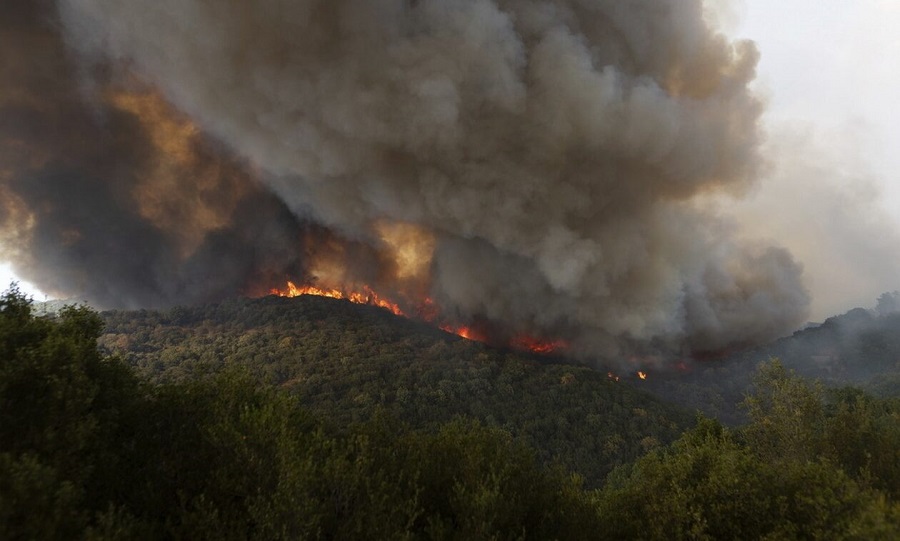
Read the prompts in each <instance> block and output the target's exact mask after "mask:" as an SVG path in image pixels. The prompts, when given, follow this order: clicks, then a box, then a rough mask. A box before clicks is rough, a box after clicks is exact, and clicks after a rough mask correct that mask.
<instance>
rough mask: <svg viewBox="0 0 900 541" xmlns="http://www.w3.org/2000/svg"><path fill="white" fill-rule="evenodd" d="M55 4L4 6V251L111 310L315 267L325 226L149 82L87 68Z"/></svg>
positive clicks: (0, 56)
mask: <svg viewBox="0 0 900 541" xmlns="http://www.w3.org/2000/svg"><path fill="white" fill-rule="evenodd" d="M54 11H55V8H54V6H53V4H52V3H46V2H40V1H33V0H5V1H4V3H3V10H2V16H0V80H2V81H3V83H2V85H0V259H2V260H7V259H11V260H12V261H13V263H14V265H15V267H16V270H17V271H18V273H19V274H20V275H21V276H23V277H25V278H27V279H29V280H31V281H33V282H35V283H37V284H39V285H40V287H41V288H42V289H43V290H44V291H47V292H50V293H56V294H60V295H62V296H70V295H72V296H74V295H77V296H79V297H80V298H85V299H88V300H90V301H91V302H92V303H95V304H96V305H99V306H101V307H156V306H167V305H171V304H174V303H189V302H198V301H203V300H211V299H219V298H222V297H223V296H229V295H235V294H237V293H239V292H250V291H251V288H253V287H255V286H258V285H259V284H261V283H273V282H274V281H275V280H276V279H277V280H282V279H284V277H285V276H289V275H302V274H303V272H304V267H303V265H302V263H303V261H304V258H305V257H306V255H307V252H308V249H307V248H306V245H307V243H305V242H304V239H305V238H306V237H307V236H308V233H309V231H316V230H320V229H321V228H317V227H313V226H310V225H304V224H303V223H302V222H301V221H299V220H298V219H297V218H296V217H295V216H294V215H292V214H291V213H290V212H289V211H288V209H287V208H286V207H285V205H284V204H283V203H282V202H281V201H280V200H278V199H277V198H276V197H274V196H272V195H271V194H269V193H268V192H267V191H266V190H265V189H264V188H263V187H262V186H260V185H259V184H257V183H256V182H255V181H253V180H252V178H251V176H250V175H249V174H248V173H247V171H246V170H245V168H244V167H242V165H241V164H240V163H238V162H237V161H236V160H234V159H231V158H228V157H227V156H223V155H222V153H221V152H219V151H218V149H217V148H216V145H213V144H210V143H208V142H207V141H205V140H204V139H203V138H202V137H201V136H200V135H199V134H197V133H195V130H193V129H192V128H191V125H190V124H189V123H188V122H187V120H186V119H182V118H167V117H166V106H165V104H164V102H162V101H161V100H160V99H159V98H158V97H156V96H155V95H154V94H152V93H150V92H149V91H148V90H147V89H146V88H142V87H137V88H134V86H135V85H131V86H132V88H124V87H114V86H113V85H111V84H110V81H109V77H108V73H107V72H108V69H106V70H104V69H102V68H104V66H97V67H98V70H96V71H95V72H94V73H91V74H90V79H89V80H88V79H85V77H86V76H87V74H84V73H78V72H77V69H78V64H74V63H72V62H71V58H70V54H69V52H67V51H66V48H65V46H64V43H63V40H62V38H61V36H60V34H59V32H58V27H59V24H58V22H57V20H56V19H55V18H54V17H53V13H54ZM286 246H290V247H291V249H290V250H287V249H285V247H286ZM6 285H8V284H3V285H2V286H0V288H5V287H6Z"/></svg>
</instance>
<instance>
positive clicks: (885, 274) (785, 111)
mask: <svg viewBox="0 0 900 541" xmlns="http://www.w3.org/2000/svg"><path fill="white" fill-rule="evenodd" d="M723 2H724V0H708V3H709V4H710V5H711V6H718V7H720V8H721V7H723V6H725V8H723V9H722V10H721V12H720V15H719V18H720V20H721V23H722V26H723V28H724V29H725V31H726V32H727V33H728V34H729V35H731V36H733V37H742V38H748V39H752V40H754V41H755V42H756V43H757V46H758V48H759V50H760V52H761V55H762V56H761V60H760V64H759V67H758V77H757V82H756V83H755V88H756V89H757V91H758V92H759V93H760V94H761V95H763V96H765V97H766V99H767V101H768V107H767V113H766V115H765V125H766V127H767V131H768V140H769V148H768V153H769V154H770V155H771V159H772V160H773V171H772V172H771V173H769V174H767V175H766V176H765V177H764V178H763V179H762V182H761V185H760V188H759V190H758V191H757V192H756V193H754V194H752V195H751V197H750V198H749V199H748V200H747V201H744V202H742V203H740V204H738V205H737V207H736V209H734V213H735V216H737V218H738V219H739V220H740V221H741V223H742V224H743V225H744V227H745V229H746V230H747V235H748V236H751V237H752V236H760V237H765V238H766V239H768V240H773V241H775V242H777V243H781V244H783V245H785V246H787V247H788V248H789V249H790V250H791V251H792V252H793V253H794V254H795V256H796V257H797V258H798V259H799V260H800V261H801V262H802V263H803V264H804V266H805V269H806V278H807V282H808V284H809V287H810V290H811V291H812V294H813V298H814V302H813V314H812V318H813V319H817V318H818V319H821V318H822V317H825V316H827V315H830V314H834V313H838V312H841V311H844V310H846V309H849V308H851V307H853V306H871V305H873V304H874V300H875V297H877V295H878V294H879V293H880V292H883V291H887V290H893V289H900V234H898V233H897V231H898V230H900V226H898V224H900V218H898V217H900V174H898V173H897V172H898V171H900V103H898V100H900V0H737V1H735V2H728V3H727V4H725V3H723ZM725 212H726V213H727V212H731V209H729V210H726V211H725ZM11 280H18V278H16V277H15V276H14V275H13V274H12V271H11V269H10V268H9V265H7V264H4V263H3V262H2V261H0V289H6V286H7V285H8V284H9V282H10V281H11ZM895 280H896V282H895ZM18 281H19V282H21V280H18ZM20 287H21V288H22V289H23V290H24V291H27V292H29V293H31V294H33V295H34V296H35V298H40V297H43V294H42V293H40V292H39V291H37V290H36V289H35V288H34V287H33V286H31V285H30V284H27V283H24V282H21V283H20Z"/></svg>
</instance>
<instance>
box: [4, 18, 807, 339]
mask: <svg viewBox="0 0 900 541" xmlns="http://www.w3.org/2000/svg"><path fill="white" fill-rule="evenodd" d="M16 4H17V6H18V11H19V12H27V11H29V10H31V9H32V8H30V7H29V6H31V5H32V3H30V2H24V1H17V2H16ZM58 10H59V19H58V21H59V23H60V24H61V26H62V28H63V30H62V32H63V34H64V40H65V43H66V44H67V46H68V48H64V47H63V46H62V42H61V41H60V35H59V34H58V33H57V25H55V24H54V21H55V20H56V19H54V18H53V17H49V18H48V19H47V20H49V21H50V23H45V24H37V22H35V21H36V19H39V17H37V16H36V15H35V14H27V13H26V14H25V15H21V18H23V20H22V21H20V22H18V23H6V24H5V25H4V26H3V29H2V40H3V45H4V47H3V49H2V50H3V51H4V52H3V54H4V55H5V56H9V57H11V59H10V61H5V62H4V64H3V66H4V68H3V69H4V71H5V72H6V73H4V76H5V80H14V81H18V83H17V85H15V86H14V90H13V91H12V92H11V93H10V91H6V92H5V93H4V94H3V95H0V96H2V97H0V105H2V107H3V109H2V116H0V118H2V122H3V126H2V130H0V136H2V137H3V141H4V145H3V149H4V150H3V152H4V161H5V162H7V163H12V168H11V169H9V167H8V166H7V169H8V170H6V171H4V172H3V175H4V176H3V177H2V179H3V180H2V183H0V190H4V192H5V193H4V202H5V203H4V204H3V206H2V208H0V213H2V214H0V219H2V220H3V222H2V223H5V224H6V226H5V228H4V231H5V232H6V233H5V236H6V237H11V238H10V239H7V240H6V241H5V245H7V246H11V247H12V248H8V250H14V251H15V261H16V263H17V266H18V267H17V268H18V269H19V270H20V271H23V274H24V275H25V276H26V277H27V278H29V279H31V280H33V281H34V282H35V283H37V284H38V285H41V286H44V287H49V288H50V289H54V290H59V291H73V290H80V291H84V292H85V293H84V294H86V295H88V296H89V297H90V298H91V299H96V300H98V301H101V302H103V303H106V304H122V303H125V304H143V305H154V304H167V303H171V302H184V301H185V300H192V299H203V298H213V297H215V296H217V295H218V296H223V295H225V294H228V293H231V292H246V291H248V288H251V287H252V286H253V285H256V286H260V287H262V288H263V289H264V288H266V287H273V286H277V285H279V284H277V283H273V281H274V280H277V279H281V278H283V277H292V276H300V277H302V278H303V279H306V280H310V279H318V280H321V281H330V282H333V283H338V284H341V283H348V282H363V281H364V282H366V283H368V284H370V285H372V287H375V288H378V289H379V291H387V292H388V293H390V294H392V295H395V296H398V297H400V298H401V299H402V300H403V301H405V302H409V303H413V302H415V300H416V299H417V298H423V297H426V296H427V297H429V298H431V299H433V301H434V303H435V304H436V305H437V306H439V307H440V309H441V311H442V313H443V314H444V315H445V317H450V318H454V319H456V320H458V321H475V320H481V321H488V322H490V324H491V325H492V327H496V328H500V329H503V332H508V333H529V334H533V335H537V336H544V337H560V338H563V339H565V340H567V341H569V342H570V343H571V344H572V346H573V348H574V349H575V350H576V351H579V352H582V353H588V354H596V353H612V352H614V351H615V350H616V348H618V347H620V346H621V345H622V344H623V343H626V342H643V343H650V342H653V343H659V344H664V345H665V346H666V347H676V348H677V347H689V348H692V349H701V350H709V349H716V348H722V347H726V346H729V345H736V344H748V343H753V342H758V341H762V340H767V339H770V338H773V337H776V336H778V335H780V334H782V333H784V332H785V331H789V330H791V329H792V327H793V326H794V325H796V324H798V323H800V322H802V321H803V319H804V317H805V313H806V310H807V307H808V304H809V299H808V296H807V294H806V291H805V289H804V287H803V284H802V280H801V269H800V267H799V265H798V264H797V263H796V262H795V261H794V260H793V259H792V257H791V256H790V255H789V254H788V253H787V252H785V251H784V250H782V249H780V248H777V247H771V246H764V245H759V244H756V243H752V242H750V243H748V242H745V241H742V240H740V239H739V238H738V235H737V234H736V232H735V231H734V228H733V227H732V226H731V225H730V223H729V222H728V220H727V219H725V218H722V217H720V216H717V215H715V213H714V212H712V211H710V210H709V209H707V208H705V207H704V206H703V205H702V204H700V203H699V202H698V201H699V199H702V198H703V197H704V196H707V195H709V194H711V193H722V194H728V195H729V196H740V195H741V194H742V193H744V192H745V191H746V190H747V189H748V188H749V187H750V186H752V185H753V183H754V182H755V180H756V178H757V176H758V174H759V172H760V170H761V168H762V167H763V162H762V160H761V158H760V153H759V148H760V144H761V141H760V139H761V137H760V133H759V127H758V122H759V117H760V114H761V112H762V106H761V103H760V102H759V101H758V99H757V98H756V97H754V95H753V94H752V93H751V92H750V91H749V90H748V84H749V83H750V82H751V81H752V79H753V77H754V68H755V65H756V61H757V56H758V55H757V51H756V49H755V47H754V46H753V44H752V43H750V42H746V41H738V42H733V41H730V40H728V39H727V38H726V37H725V36H723V35H722V34H721V33H718V32H717V31H716V29H715V28H712V27H710V26H709V24H708V23H707V22H706V20H705V19H704V14H703V6H702V2H701V0H679V1H663V0H652V1H651V0H643V1H634V2H627V3H625V2H620V1H618V0H555V1H550V0H541V1H538V0H515V1H506V0H418V1H416V0H378V1H373V0H296V1H290V2H288V1H284V0H261V1H258V2H253V3H248V2H244V1H242V0H216V1H212V0H154V1H153V2H150V1H141V0H126V1H123V0H59V2H58ZM46 13H47V14H49V13H50V11H47V12H46ZM26 19H27V20H26ZM26 38H27V39H29V40H35V41H34V42H33V43H32V44H30V45H29V44H25V45H23V44H22V40H24V39H26ZM8 47H12V49H9V48H8ZM17 48H18V49H17ZM24 48H27V51H26V50H25V49H24ZM35 51H39V52H38V53H37V54H36V53H35ZM169 104H171V106H170V105H169ZM172 106H174V109H172ZM176 110H177V111H176ZM6 154H10V155H11V156H12V157H11V158H8V157H6ZM185 295H187V296H185Z"/></svg>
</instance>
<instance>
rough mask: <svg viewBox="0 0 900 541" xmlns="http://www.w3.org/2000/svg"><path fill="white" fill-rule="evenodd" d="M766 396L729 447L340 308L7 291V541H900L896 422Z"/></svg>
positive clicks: (770, 391) (571, 380) (526, 368)
mask: <svg viewBox="0 0 900 541" xmlns="http://www.w3.org/2000/svg"><path fill="white" fill-rule="evenodd" d="M98 344H99V345H98ZM751 388H752V392H750V394H748V396H747V397H746V398H745V400H743V406H742V407H743V411H745V412H746V419H747V421H746V423H744V424H742V425H740V426H737V427H726V426H724V425H722V424H721V423H720V422H719V421H716V420H714V419H710V418H706V417H698V418H696V419H694V418H693V417H691V416H689V415H686V414H685V412H684V411H683V410H680V409H678V408H676V407H672V406H669V405H667V404H666V403H664V402H661V401H660V400H658V399H656V398H653V397H652V396H650V395H648V394H646V393H644V392H641V391H638V390H635V389H634V388H632V387H630V386H628V385H625V384H623V383H616V382H613V381H611V380H609V378H607V377H606V375H605V374H599V373H596V372H594V371H591V370H589V369H587V368H583V367H577V366H572V365H566V364H546V363H540V362H537V361H536V360H535V359H530V358H528V357H524V356H521V355H518V354H513V353H509V352H500V351H495V350H491V349H490V348H487V347H485V346H482V345H479V344H474V343H471V342H467V341H463V340H459V339H456V338H453V337H451V336H449V335H446V334H444V333H441V332H440V331H434V330H431V329H427V328H425V327H421V326H419V325H417V324H416V323H414V322H409V321H404V320H398V319H396V318H393V317H388V316H387V315H386V313H385V312H383V311H380V310H377V309H374V308H371V307H356V306H351V305H349V303H342V302H340V301H331V300H328V299H313V298H300V299H271V298H270V299H258V300H240V301H231V302H228V303H222V304H219V305H211V306H207V307H199V308H178V309H174V310H171V311H168V312H162V313H160V312H137V313H123V312H117V313H105V314H103V315H102V317H101V315H99V314H97V313H95V312H93V311H91V310H89V309H87V308H84V307H69V308H66V309H64V310H62V311H61V312H60V313H59V314H58V315H47V316H36V315H35V314H34V313H33V309H32V306H31V303H30V302H29V301H28V299H26V298H24V297H23V296H22V295H20V294H19V293H18V292H17V291H15V290H12V291H10V292H7V293H6V294H5V295H4V296H2V297H0V538H2V539H80V538H81V539H97V540H99V539H601V540H602V539H611V540H612V539H710V540H712V539H770V540H775V539H860V540H868V539H897V538H900V402H898V400H897V399H896V398H883V397H875V396H873V395H871V394H868V393H867V392H865V391H863V390H860V389H856V388H846V387H845V388H840V389H828V388H825V387H824V386H822V385H820V384H817V383H814V382H811V381H810V380H807V379H804V378H802V377H799V376H797V375H796V374H794V373H793V372H792V371H791V370H789V369H787V368H786V367H785V366H784V365H783V364H781V363H780V362H778V361H772V362H769V363H766V364H764V365H763V366H762V367H761V368H760V369H759V370H757V371H756V372H755V374H754V376H753V381H752V387H751ZM582 446H583V447H582Z"/></svg>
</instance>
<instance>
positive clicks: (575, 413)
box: [100, 296, 694, 486]
mask: <svg viewBox="0 0 900 541" xmlns="http://www.w3.org/2000/svg"><path fill="white" fill-rule="evenodd" d="M103 318H104V321H105V323H106V329H105V331H104V334H103V335H102V336H101V338H100V345H101V348H102V349H103V350H104V351H105V352H108V353H114V354H117V355H120V356H121V357H122V358H123V359H124V360H125V361H126V362H127V363H128V364H131V365H133V366H135V367H136V368H137V370H138V373H139V374H141V375H142V376H143V377H145V378H146V379H148V380H149V381H153V382H184V381H190V380H193V379H196V378H197V377H199V376H202V375H203V374H207V373H211V372H216V371H218V370H221V369H222V368H224V367H228V366H232V367H235V366H236V367H241V368H242V369H247V370H249V371H250V372H251V373H252V374H253V375H254V376H255V377H256V378H257V379H258V380H259V381H260V382H262V383H266V384H271V385H275V386H278V387H281V388H284V389H287V390H289V391H290V392H291V393H292V394H293V395H295V396H296V397H297V399H298V400H299V401H300V403H301V404H303V405H304V406H305V407H307V408H309V409H310V411H313V412H317V413H322V414H324V415H327V416H328V417H329V418H330V419H333V420H335V421H337V422H339V423H344V424H345V423H349V422H354V421H364V420H368V419H370V418H371V417H372V415H373V414H374V413H375V412H376V411H379V410H383V411H385V412H386V413H389V414H390V415H391V416H393V417H395V418H397V419H399V420H401V421H403V422H406V423H409V424H410V425H412V426H415V427H420V428H427V427H432V426H436V425H438V424H440V423H445V422H448V421H450V420H452V419H454V418H456V417H460V416H461V417H465V418H469V419H477V420H478V421H480V422H482V423H484V424H485V425H487V426H491V427H498V428H502V429H504V430H507V431H509V432H510V433H511V434H513V435H514V436H517V437H523V438H524V440H525V441H526V442H527V443H528V444H530V445H532V446H534V448H535V449H537V450H538V453H539V456H540V458H541V460H542V461H543V462H544V463H546V464H550V463H553V462H559V463H561V464H562V465H563V466H564V467H566V468H568V469H570V470H572V471H577V472H578V473H579V474H581V475H582V476H584V478H585V479H586V482H587V485H588V486H599V485H600V483H601V482H602V480H603V478H604V477H605V476H606V474H608V473H609V472H610V471H611V470H612V468H613V467H615V466H617V465H620V464H623V463H626V462H629V461H631V460H633V459H635V458H637V457H638V456H641V455H642V454H644V453H646V452H647V451H649V450H650V449H653V448H654V447H657V446H658V445H661V444H666V443H669V442H671V441H672V440H674V439H675V438H676V437H677V436H678V435H679V434H680V433H681V432H682V431H683V430H684V429H685V428H687V427H688V426H689V425H691V424H692V423H693V420H694V415H693V413H691V412H688V411H687V410H681V409H678V408H676V407H673V406H671V405H669V404H665V403H663V402H661V401H660V400H659V399H657V398H654V397H653V396H651V395H649V394H648V393H644V392H641V391H639V390H636V389H634V388H633V387H631V386H628V385H625V384H623V383H620V382H616V381H614V380H612V379H610V378H609V377H607V375H606V373H605V372H604V373H600V372H597V371H594V370H591V369H588V368H586V367H579V366H574V365H566V364H552V363H548V362H547V360H546V359H544V358H540V359H539V358H537V357H529V356H527V355H525V354H520V353H515V352H509V351H499V350H496V349H492V348H489V347H487V346H485V345H484V344H481V343H478V342H473V341H470V340H465V339H462V338H459V337H457V336H455V335H452V334H448V333H446V332H443V331H440V330H438V329H435V328H433V327H430V326H428V325H425V324H421V323H417V322H415V321H411V320H408V319H404V318H400V317H397V316H394V315H393V314H391V313H389V312H387V311H385V310H382V309H380V308H377V307H372V306H365V305H359V304H352V303H350V302H347V301H342V300H336V299H330V298H326V297H316V296H302V297H297V298H293V299H288V298H281V297H267V298H263V299H240V300H233V301H229V302H224V303H220V304H211V305H206V306H201V307H194V308H175V309H173V310H170V311H166V312H151V311H140V312H105V313H103Z"/></svg>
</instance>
